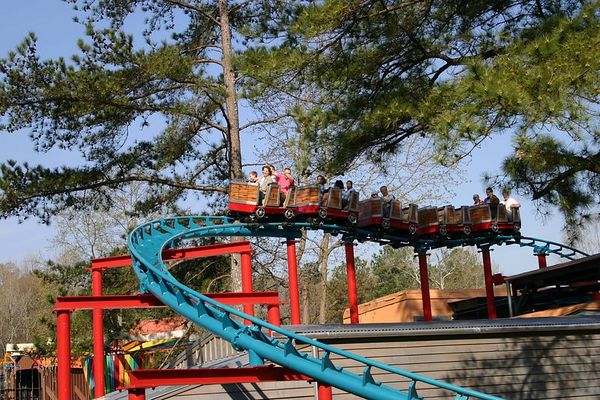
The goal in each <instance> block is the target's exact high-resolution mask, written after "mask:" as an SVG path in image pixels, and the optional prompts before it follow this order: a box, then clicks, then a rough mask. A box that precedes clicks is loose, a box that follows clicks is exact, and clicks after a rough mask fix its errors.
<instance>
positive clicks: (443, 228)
mask: <svg viewBox="0 0 600 400" xmlns="http://www.w3.org/2000/svg"><path fill="white" fill-rule="evenodd" d="M447 234H448V229H447V228H446V225H440V235H442V236H446V235H447Z"/></svg>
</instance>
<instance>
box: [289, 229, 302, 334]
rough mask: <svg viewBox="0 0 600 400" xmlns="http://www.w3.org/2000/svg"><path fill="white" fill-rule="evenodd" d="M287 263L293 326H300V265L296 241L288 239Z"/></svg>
mask: <svg viewBox="0 0 600 400" xmlns="http://www.w3.org/2000/svg"><path fill="white" fill-rule="evenodd" d="M286 244H287V262H288V276H289V285H290V314H291V319H292V325H300V324H301V323H302V322H301V321H300V289H299V285H298V264H297V261H296V241H295V240H290V239H288V240H287V242H286Z"/></svg>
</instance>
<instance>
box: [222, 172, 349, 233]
mask: <svg viewBox="0 0 600 400" xmlns="http://www.w3.org/2000/svg"><path fill="white" fill-rule="evenodd" d="M229 213H230V214H231V215H232V216H235V217H240V218H241V219H242V220H246V219H247V220H260V219H265V218H268V219H269V220H273V221H277V220H287V221H292V220H297V221H309V222H327V221H330V222H340V221H343V222H346V221H348V222H350V223H351V224H355V223H356V221H357V220H358V193H353V194H352V195H351V196H350V198H349V199H348V204H347V205H346V206H345V207H343V206H342V191H341V190H340V189H337V188H330V189H329V190H327V192H326V193H325V194H323V195H321V193H320V190H319V187H318V186H317V185H312V186H300V187H296V186H292V187H290V188H289V190H288V193H287V195H286V196H285V197H284V196H283V195H282V194H281V193H280V190H279V186H278V185H276V184H271V185H269V187H268V189H267V192H266V193H265V195H264V196H261V193H260V191H259V188H258V185H257V184H254V183H247V182H235V181H233V182H231V183H230V184H229Z"/></svg>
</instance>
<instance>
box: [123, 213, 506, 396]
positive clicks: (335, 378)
mask: <svg viewBox="0 0 600 400" xmlns="http://www.w3.org/2000/svg"><path fill="white" fill-rule="evenodd" d="M300 228H309V229H310V228H314V226H311V225H310V224H302V223H301V224H296V225H294V226H293V227H288V229H283V228H282V227H281V224H280V223H264V224H261V225H248V224H243V223H235V222H234V221H233V220H232V219H230V218H226V217H204V216H198V217H174V218H167V219H161V220H157V221H154V222H150V223H147V224H144V225H141V226H139V227H137V228H136V229H135V230H134V231H133V232H132V233H131V235H130V236H129V240H128V245H129V251H130V253H131V256H132V260H133V266H134V270H135V272H136V274H137V276H138V279H139V280H140V285H141V289H142V291H146V292H151V293H153V294H154V295H155V296H157V297H158V298H159V299H160V300H161V301H163V302H164V304H165V305H167V306H169V307H170V308H172V309H173V310H174V311H176V312H177V313H179V314H181V315H183V316H184V317H186V318H188V319H189V320H191V321H193V322H194V323H196V324H198V325H200V326H202V327H203V328H205V329H207V330H208V331H210V332H212V333H214V334H215V335H218V336H220V337H222V338H223V339H225V340H227V341H228V342H230V343H231V344H232V346H233V347H234V348H235V349H237V350H246V351H248V354H249V357H250V362H251V364H253V365H262V364H263V363H264V360H270V361H272V362H274V363H276V364H279V365H282V366H285V367H288V368H290V369H293V370H295V371H297V372H299V373H302V374H304V375H308V376H311V377H313V378H314V379H315V380H317V381H319V382H323V383H326V384H328V385H332V386H335V387H337V388H339V389H342V390H344V391H347V392H350V393H353V394H355V395H358V396H361V397H364V398H367V399H377V400H399V399H412V400H416V399H422V398H421V397H419V396H418V395H417V384H420V385H421V386H424V385H430V386H433V387H437V388H441V389H445V390H447V391H448V392H450V393H453V394H454V397H455V399H463V400H464V399H468V398H478V399H484V400H499V399H501V398H500V397H496V396H493V395H489V394H485V393H481V392H478V391H475V390H471V389H467V388H462V387H459V386H455V385H452V384H449V383H447V382H443V381H439V380H434V379H431V378H428V377H426V376H423V375H419V374H415V373H412V372H409V371H405V370H402V369H399V368H395V367H392V366H389V365H386V364H383V363H380V362H377V361H373V360H370V359H368V358H365V357H362V356H359V355H356V354H353V353H350V352H347V351H344V350H341V349H338V348H336V347H334V346H330V345H326V344H323V343H321V342H318V341H316V340H314V339H310V338H307V337H305V336H302V335H299V334H296V333H294V332H291V331H288V330H285V329H282V328H280V327H277V326H275V325H272V324H269V323H267V322H265V321H262V320H260V319H258V318H255V317H252V316H250V315H247V314H244V313H242V312H240V311H238V310H236V309H234V308H231V307H228V306H226V305H224V304H221V303H219V302H217V301H215V300H213V299H210V298H209V297H207V296H205V295H203V294H200V293H197V292H195V291H194V290H192V289H190V288H188V287H187V286H185V285H183V284H182V283H180V282H178V281H177V280H176V279H175V278H174V277H173V276H172V275H171V274H170V273H169V271H168V270H167V268H166V266H165V264H164V263H163V261H162V259H161V254H162V251H163V250H164V249H166V248H169V247H170V246H172V245H173V244H174V243H176V242H177V241H178V240H181V239H187V238H194V237H206V236H270V237H287V238H294V237H298V236H299V233H300V232H299V229H300ZM319 228H320V229H323V230H325V231H330V232H331V231H340V230H343V228H340V227H337V226H334V225H324V226H321V227H319ZM243 320H246V321H249V322H250V325H249V326H246V325H244V324H243V323H242V322H240V321H243ZM268 330H271V331H273V332H276V333H277V334H278V335H279V336H280V337H281V338H282V339H275V338H272V337H269V336H267V335H266V334H265V332H266V331H268ZM298 347H300V348H307V347H308V348H309V349H311V350H312V349H317V354H318V355H320V356H319V357H314V356H312V355H310V354H309V353H308V352H306V351H299V350H298V349H297V348H298ZM338 360H339V361H343V363H344V365H347V364H350V365H351V366H350V367H347V368H348V369H344V368H342V367H338V366H336V365H335V364H334V362H338ZM351 370H352V371H351ZM353 371H360V372H353ZM381 373H387V374H394V375H397V376H398V377H400V379H402V380H405V381H406V382H407V385H408V389H407V390H406V391H401V390H398V389H396V388H393V387H390V386H387V385H384V384H382V383H380V382H377V381H376V380H375V378H374V376H376V375H377V374H381Z"/></svg>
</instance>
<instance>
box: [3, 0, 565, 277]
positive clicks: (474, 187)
mask: <svg viewBox="0 0 600 400" xmlns="http://www.w3.org/2000/svg"><path fill="white" fill-rule="evenodd" d="M72 16H73V12H72V10H71V8H70V6H69V5H68V4H65V3H64V2H62V1H60V0H21V1H18V2H8V1H4V2H3V4H2V6H0V57H5V56H6V55H7V54H8V52H9V51H10V50H12V49H14V48H15V47H16V46H17V44H18V43H20V42H21V40H22V39H23V38H24V37H25V36H26V35H27V33H28V32H35V33H36V35H37V36H38V49H39V51H40V54H41V55H42V58H50V57H58V56H64V57H65V58H68V57H69V56H70V55H71V54H73V53H74V52H75V51H76V49H77V47H76V42H77V39H78V38H81V37H82V36H83V28H82V26H81V25H79V24H76V23H74V22H72ZM252 147H254V146H252ZM511 151H512V146H511V142H510V134H508V133H507V134H503V135H499V136H496V137H495V138H494V139H492V140H489V141H487V142H484V143H483V145H482V146H481V148H479V149H477V150H476V151H475V152H474V153H473V156H472V158H471V160H470V163H469V165H468V166H467V180H466V181H465V182H464V183H462V184H461V185H459V186H458V187H457V188H456V196H453V197H451V198H448V199H446V200H447V203H451V204H455V205H460V204H470V203H471V201H472V200H471V196H472V195H473V194H474V193H479V194H481V195H482V198H483V197H485V190H484V187H485V186H484V183H483V181H482V176H483V174H484V173H485V172H489V173H497V172H498V170H499V167H500V165H501V163H502V160H503V159H504V158H505V157H506V156H507V155H508V154H510V152H511ZM244 156H245V157H246V158H247V154H245V155H244ZM7 159H15V160H17V161H27V162H29V163H30V164H37V163H41V164H43V165H45V166H59V165H62V164H63V163H65V162H68V160H76V159H77V155H76V154H72V153H69V152H66V151H51V152H50V153H48V154H39V153H35V152H34V151H33V149H32V145H31V142H30V140H29V138H28V136H27V132H26V131H25V132H17V133H7V132H2V131H0V160H1V161H6V160H7ZM499 192H500V190H499V189H498V190H496V193H497V195H498V196H499V197H501V196H500V193H499ZM518 200H519V201H520V202H521V204H522V208H521V218H522V226H523V229H522V233H523V235H525V236H530V237H536V238H543V239H546V240H551V241H554V242H563V233H562V231H561V227H562V220H561V219H560V216H559V215H558V212H557V211H556V210H554V211H553V213H552V216H551V217H550V218H545V217H542V216H541V215H539V214H538V213H537V211H536V209H535V207H534V205H533V204H532V203H531V202H530V201H528V200H527V199H522V198H518ZM53 234H54V230H53V227H52V226H50V227H47V226H44V225H41V224H39V223H38V222H37V221H34V220H27V221H25V222H23V223H19V222H18V221H17V220H16V219H15V218H11V219H8V220H0V263H4V262H11V261H12V262H16V263H22V262H23V261H24V260H25V259H26V258H28V257H30V256H39V257H40V258H41V259H50V258H51V257H52V256H53V255H54V254H53V251H52V247H51V244H50V239H51V237H52V235H53ZM492 261H493V263H494V264H495V265H496V266H497V268H498V269H499V271H500V272H502V273H503V274H505V275H513V274H516V273H520V272H524V271H528V270H532V269H535V268H537V259H536V258H535V257H534V256H533V255H532V250H531V249H530V248H519V247H516V246H508V247H507V246H501V247H496V248H495V249H494V251H493V252H492ZM559 261H560V259H559V258H558V257H551V258H549V264H551V263H556V262H559ZM563 261H564V260H563Z"/></svg>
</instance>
